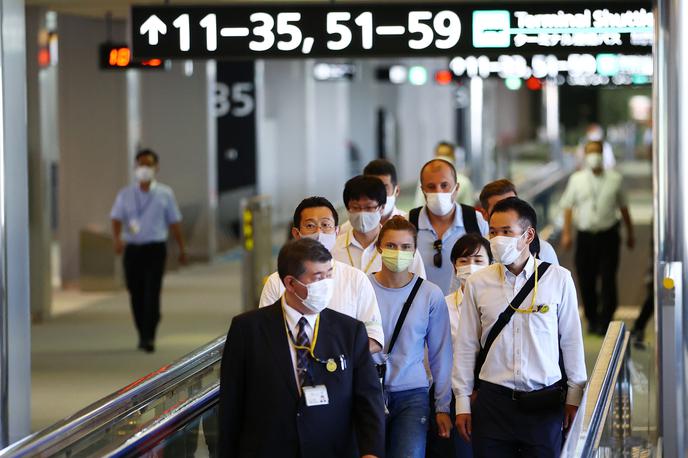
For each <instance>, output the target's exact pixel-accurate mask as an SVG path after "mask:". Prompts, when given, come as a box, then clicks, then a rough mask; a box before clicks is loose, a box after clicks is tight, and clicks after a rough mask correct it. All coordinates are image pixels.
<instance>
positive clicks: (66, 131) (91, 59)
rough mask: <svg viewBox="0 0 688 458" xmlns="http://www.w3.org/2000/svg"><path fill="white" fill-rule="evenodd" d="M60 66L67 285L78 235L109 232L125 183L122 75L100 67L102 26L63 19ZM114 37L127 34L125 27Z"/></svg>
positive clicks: (73, 276) (74, 268)
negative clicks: (114, 205) (95, 230)
mask: <svg viewBox="0 0 688 458" xmlns="http://www.w3.org/2000/svg"><path fill="white" fill-rule="evenodd" d="M58 27H59V59H60V60H59V64H58V81H59V94H58V105H59V109H58V114H59V117H58V119H57V120H53V121H54V122H59V140H58V144H59V155H60V166H59V170H60V172H59V231H58V232H59V240H60V247H61V254H62V256H61V270H62V280H63V282H66V283H70V282H76V281H77V280H78V278H79V231H80V230H81V229H84V228H86V227H87V226H95V227H99V228H102V229H103V230H109V229H108V227H109V214H110V208H111V206H112V203H113V201H114V199H115V195H116V193H117V190H118V189H119V188H120V187H121V186H122V185H123V184H125V183H126V182H127V177H128V170H129V168H130V164H129V162H128V160H127V142H126V79H125V74H124V72H104V71H101V70H100V69H99V68H98V53H97V45H98V44H99V43H100V42H101V41H104V38H105V25H104V23H103V21H101V20H96V19H86V18H82V17H74V16H69V15H60V16H59V18H58ZM114 30H115V32H116V33H117V34H118V35H119V36H123V35H124V26H123V24H115V27H114Z"/></svg>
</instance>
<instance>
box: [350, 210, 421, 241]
mask: <svg viewBox="0 0 688 458" xmlns="http://www.w3.org/2000/svg"><path fill="white" fill-rule="evenodd" d="M393 216H403V217H404V218H406V219H408V213H406V212H405V211H402V210H399V209H398V208H397V207H396V206H395V207H394V209H393V210H392V213H391V214H390V215H389V217H390V219H391V218H392V217H393ZM351 229H353V227H352V226H351V222H349V221H347V222H346V223H344V224H342V225H341V226H339V233H340V234H344V233H346V232H349V231H350V230H351Z"/></svg>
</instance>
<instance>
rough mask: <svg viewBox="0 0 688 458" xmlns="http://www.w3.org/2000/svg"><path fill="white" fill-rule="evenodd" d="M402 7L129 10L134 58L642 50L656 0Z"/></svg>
mask: <svg viewBox="0 0 688 458" xmlns="http://www.w3.org/2000/svg"><path fill="white" fill-rule="evenodd" d="M486 6H487V5H486V4H485V3H472V4H471V3H444V4H442V3H423V2H420V3H417V4H412V3H406V4H373V5H364V4H348V5H344V4H334V3H331V4H295V5H286V4H284V5H276V4H272V5H265V6H263V5H260V4H253V5H229V4H224V5H223V4H220V5H213V6H198V5H194V6H179V5H155V6H150V5H145V6H132V8H131V21H132V23H131V43H132V47H133V51H134V55H135V56H136V57H137V58H152V57H160V58H164V59H168V58H169V59H191V58H207V59H256V58H262V57H270V58H274V57H290V58H298V57H346V56H352V57H353V56H359V57H376V56H377V57H382V56H426V55H428V56H430V55H441V56H447V55H459V54H474V53H476V52H481V53H490V52H493V53H494V52H496V53H504V52H505V50H510V49H511V50H514V52H518V53H521V54H537V53H542V52H545V51H544V50H547V51H546V52H548V53H560V52H565V53H570V52H573V50H576V51H578V52H595V53H601V52H616V53H619V52H628V53H645V52H648V50H649V49H650V48H649V47H650V46H651V45H652V37H653V31H652V30H653V16H652V9H651V2H637V1H635V2H634V1H631V2H626V3H612V4H607V5H605V6H604V7H602V6H600V2H594V3H593V2H590V3H581V2H573V1H569V2H558V3H557V4H556V5H551V4H544V3H504V4H499V3H497V4H490V5H489V7H486Z"/></svg>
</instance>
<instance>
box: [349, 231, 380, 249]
mask: <svg viewBox="0 0 688 458" xmlns="http://www.w3.org/2000/svg"><path fill="white" fill-rule="evenodd" d="M347 241H348V242H349V244H348V245H347V243H346V242H347ZM376 243H377V238H376V239H375V240H373V243H371V244H370V245H368V247H367V248H363V247H362V246H361V244H360V243H359V241H358V240H356V237H354V229H353V228H351V229H349V232H347V234H346V238H345V239H344V248H346V247H347V246H353V247H355V248H358V249H359V250H361V251H367V250H369V249H370V248H371V247H373V248H375V244H376Z"/></svg>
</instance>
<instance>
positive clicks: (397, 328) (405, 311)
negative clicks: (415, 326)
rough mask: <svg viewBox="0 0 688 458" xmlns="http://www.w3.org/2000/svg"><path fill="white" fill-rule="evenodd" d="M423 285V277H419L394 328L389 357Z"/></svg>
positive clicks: (388, 351) (388, 352)
mask: <svg viewBox="0 0 688 458" xmlns="http://www.w3.org/2000/svg"><path fill="white" fill-rule="evenodd" d="M421 283H423V279H422V278H421V277H418V280H416V283H415V284H414V285H413V289H412V290H411V293H410V294H409V296H408V298H407V299H406V302H404V307H403V308H402V309H401V313H400V314H399V318H398V319H397V324H396V325H395V326H394V333H393V334H392V340H390V341H389V348H388V350H387V354H388V355H389V354H390V353H392V348H394V344H395V343H396V341H397V337H399V333H400V332H401V327H402V326H403V324H404V320H406V315H408V311H409V309H410V308H411V303H412V302H413V299H415V298H416V293H417V292H418V289H420V284H421Z"/></svg>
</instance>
